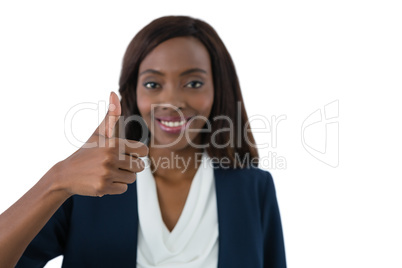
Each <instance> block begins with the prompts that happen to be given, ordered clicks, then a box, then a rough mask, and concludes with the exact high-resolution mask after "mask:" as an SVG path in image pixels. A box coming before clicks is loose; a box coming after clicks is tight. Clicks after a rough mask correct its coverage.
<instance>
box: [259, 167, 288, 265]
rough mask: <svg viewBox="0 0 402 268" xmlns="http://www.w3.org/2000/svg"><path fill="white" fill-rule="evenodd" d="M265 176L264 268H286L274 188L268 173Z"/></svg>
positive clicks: (263, 214) (263, 215) (263, 217)
mask: <svg viewBox="0 0 402 268" xmlns="http://www.w3.org/2000/svg"><path fill="white" fill-rule="evenodd" d="M266 176H267V178H266V180H265V183H266V185H265V188H264V189H265V193H264V195H263V196H264V197H263V205H262V207H263V213H262V222H263V232H264V268H286V256H285V245H284V239H283V232H282V223H281V217H280V213H279V207H278V202H277V198H276V191H275V186H274V182H273V179H272V176H271V174H270V173H269V172H268V171H267V172H266Z"/></svg>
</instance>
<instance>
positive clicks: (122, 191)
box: [0, 16, 286, 268]
mask: <svg viewBox="0 0 402 268" xmlns="http://www.w3.org/2000/svg"><path fill="white" fill-rule="evenodd" d="M119 84H120V89H119V92H120V94H121V97H122V98H121V103H119V101H118V97H117V95H116V94H115V93H111V95H110V105H109V111H108V113H107V115H106V117H105V119H104V121H103V122H102V123H101V124H100V125H99V127H98V128H97V129H96V130H95V132H94V134H93V135H92V136H91V137H90V138H89V140H88V141H87V143H86V144H85V145H84V146H83V147H82V148H80V149H79V150H77V151H76V152H75V153H74V154H73V155H71V156H70V157H68V158H66V159H65V160H63V161H61V162H59V163H57V164H56V165H55V166H54V167H52V168H51V169H50V170H49V171H48V173H46V174H45V175H44V176H43V177H42V178H41V180H40V181H39V182H38V183H37V184H36V185H35V186H34V187H33V188H32V189H31V190H30V191H28V192H27V193H26V194H25V195H24V196H23V197H22V198H21V199H20V200H18V201H17V202H16V203H15V204H14V205H13V206H12V207H10V208H9V209H8V210H7V211H5V212H4V213H3V214H2V215H1V217H0V227H1V230H2V234H1V237H0V246H1V251H0V252H1V253H0V261H1V263H2V264H4V265H2V267H8V266H9V267H12V266H14V264H15V263H17V262H18V263H17V266H16V267H42V266H43V265H45V264H46V262H47V261H48V260H50V259H52V258H54V257H56V256H58V255H64V259H63V267H134V266H137V267H275V268H276V267H286V261H285V251H284V244H283V236H282V228H281V221H280V216H279V210H278V205H277V201H276V196H275V189H274V185H273V181H272V177H271V175H270V174H269V173H268V172H267V171H263V170H261V169H258V168H257V167H256V165H258V153H257V150H256V148H255V145H254V138H253V135H252V133H251V131H248V130H249V127H248V124H247V114H246V111H245V107H244V105H243V100H242V95H241V91H240V87H239V82H238V79H237V75H236V72H235V68H234V65H233V62H232V60H231V58H230V55H229V53H228V52H227V50H226V48H225V46H224V44H223V43H222V41H221V40H220V38H219V37H218V35H217V34H216V32H215V31H214V30H213V28H212V27H211V26H209V25H208V24H206V23H205V22H203V21H200V20H197V19H193V18H189V17H185V16H169V17H162V18H159V19H157V20H154V21H153V22H151V23H150V24H149V25H147V26H146V27H145V28H144V29H142V30H141V31H140V32H139V33H138V34H137V35H136V36H135V37H134V39H133V40H132V41H131V43H130V44H129V46H128V48H127V51H126V53H125V56H124V59H123V68H122V72H121V77H120V83H119ZM145 144H146V145H145ZM137 173H138V174H137ZM134 182H135V183H134ZM99 197H101V198H99ZM21 255H22V257H21ZM18 260H19V261H18Z"/></svg>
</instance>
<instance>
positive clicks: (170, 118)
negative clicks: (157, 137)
mask: <svg viewBox="0 0 402 268" xmlns="http://www.w3.org/2000/svg"><path fill="white" fill-rule="evenodd" d="M184 118H185V120H186V123H184V124H183V125H181V126H176V127H169V126H166V125H164V124H162V122H161V121H167V122H177V121H181V120H182V119H183V117H180V116H161V117H155V121H156V122H157V123H158V125H159V127H160V128H161V129H162V130H163V131H165V132H167V133H173V134H176V133H180V132H182V131H184V130H185V129H186V128H187V127H188V124H189V119H190V118H192V116H189V117H184Z"/></svg>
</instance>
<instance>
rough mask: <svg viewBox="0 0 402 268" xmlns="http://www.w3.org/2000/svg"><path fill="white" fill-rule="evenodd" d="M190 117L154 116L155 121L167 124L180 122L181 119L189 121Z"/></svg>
mask: <svg viewBox="0 0 402 268" xmlns="http://www.w3.org/2000/svg"><path fill="white" fill-rule="evenodd" d="M191 117H192V116H183V117H181V116H155V119H156V120H159V121H160V120H162V121H168V122H176V121H181V120H183V118H184V119H185V120H187V121H188V120H189V119H190V118H191Z"/></svg>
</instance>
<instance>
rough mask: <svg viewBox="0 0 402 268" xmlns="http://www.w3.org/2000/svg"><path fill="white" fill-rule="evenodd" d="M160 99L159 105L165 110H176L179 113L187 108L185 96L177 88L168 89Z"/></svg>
mask: <svg viewBox="0 0 402 268" xmlns="http://www.w3.org/2000/svg"><path fill="white" fill-rule="evenodd" d="M160 97H161V98H160V101H159V104H160V105H161V106H162V107H161V108H162V109H163V110H168V109H174V110H176V111H177V110H183V109H184V108H185V107H186V102H185V98H184V94H183V92H180V90H179V89H178V88H176V87H166V88H165V90H163V93H162V94H161V96H160Z"/></svg>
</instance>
